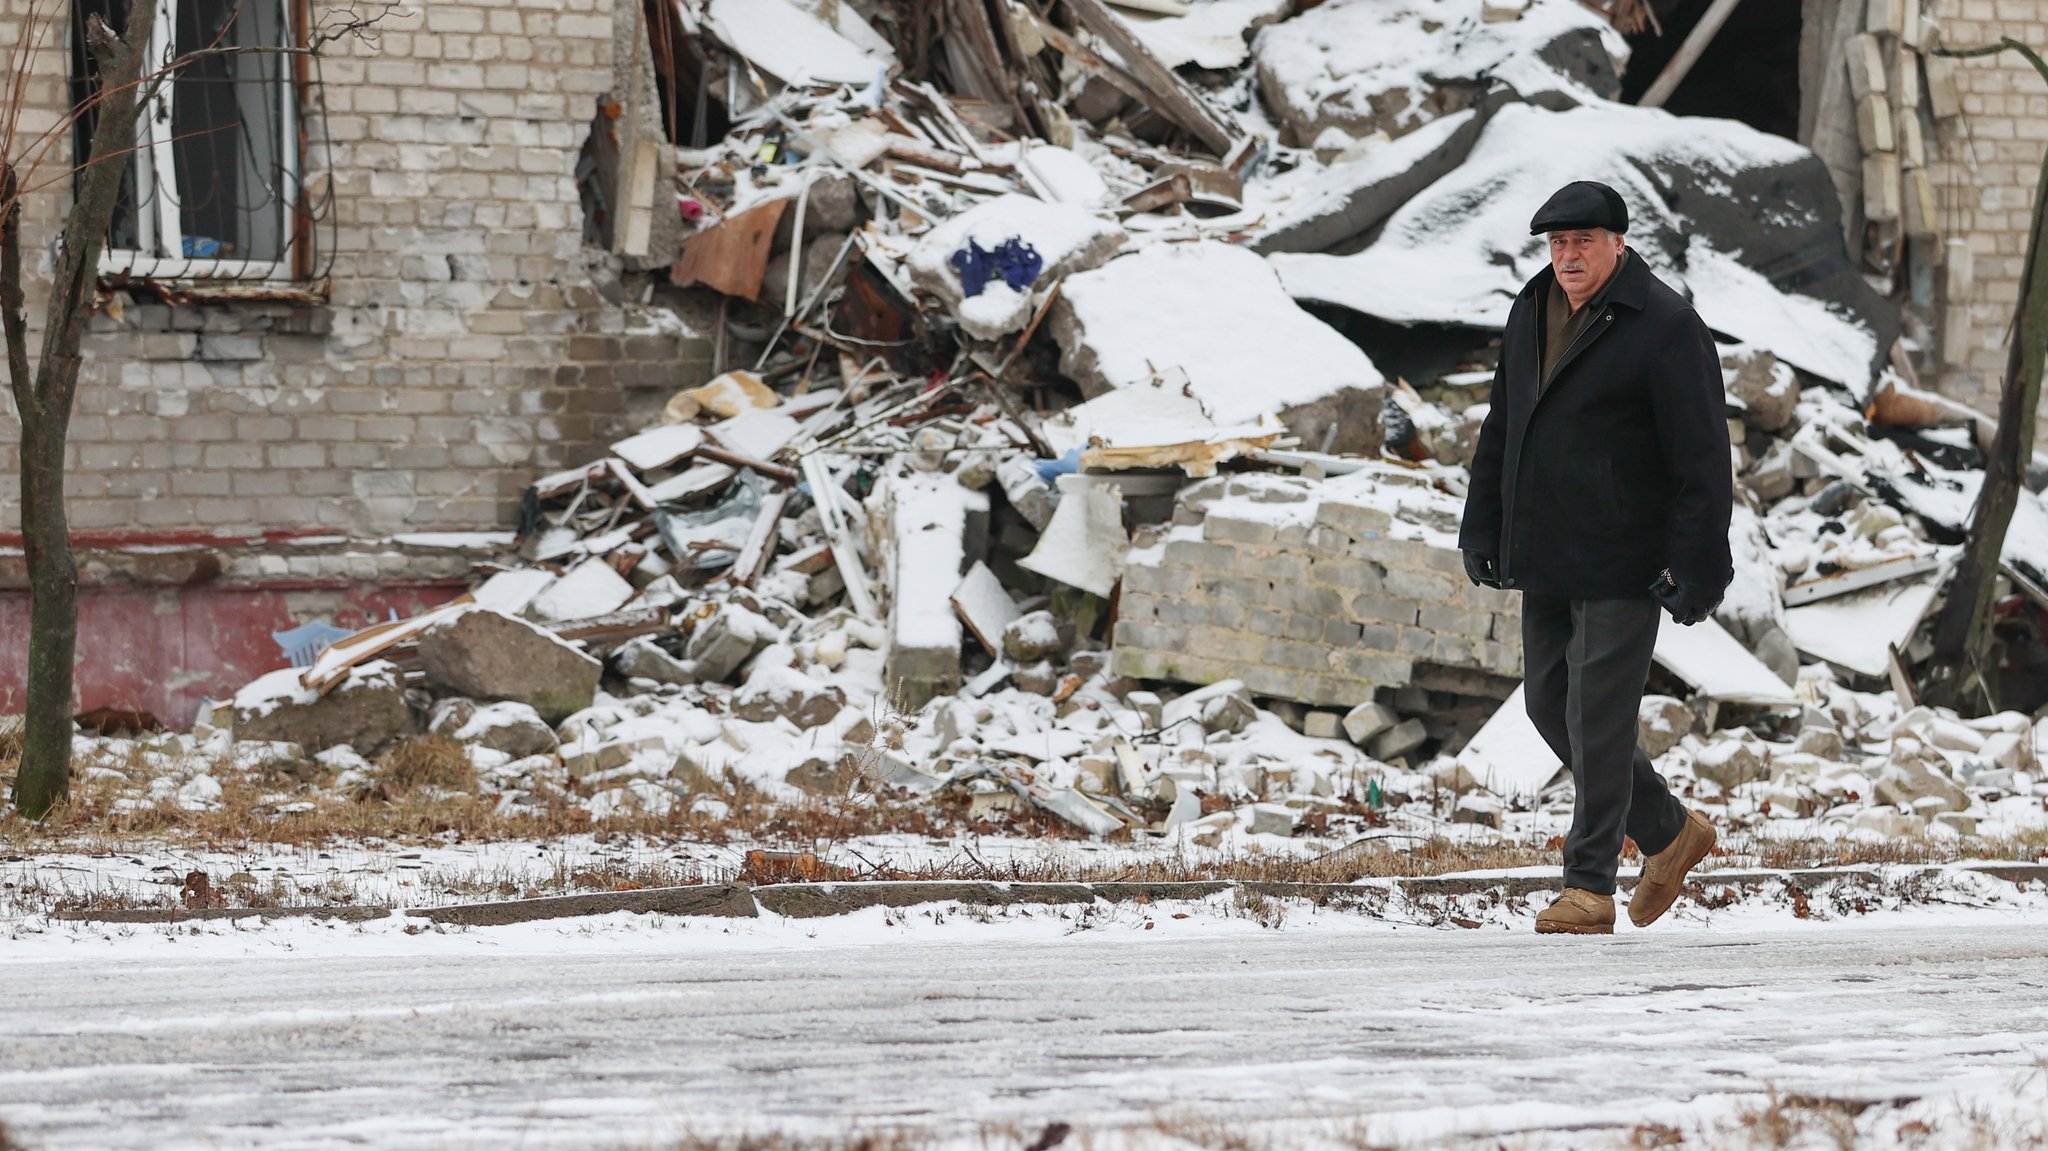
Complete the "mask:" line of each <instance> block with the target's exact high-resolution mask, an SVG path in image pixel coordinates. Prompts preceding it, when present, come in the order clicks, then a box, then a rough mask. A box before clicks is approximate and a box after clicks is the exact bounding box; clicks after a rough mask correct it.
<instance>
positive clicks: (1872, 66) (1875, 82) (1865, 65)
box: [1848, 32, 1886, 100]
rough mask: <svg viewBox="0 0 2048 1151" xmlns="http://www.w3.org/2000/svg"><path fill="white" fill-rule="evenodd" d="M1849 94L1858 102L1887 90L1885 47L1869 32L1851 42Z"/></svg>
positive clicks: (1852, 39)
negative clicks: (1872, 94)
mask: <svg viewBox="0 0 2048 1151" xmlns="http://www.w3.org/2000/svg"><path fill="white" fill-rule="evenodd" d="M1848 68H1849V94H1850V95H1851V96H1853V97H1855V98H1856V99H1857V100H1861V99H1863V98H1864V97H1866V96H1868V95H1870V94H1871V93H1873V92H1875V93H1877V94H1879V95H1883V94H1884V93H1885V90H1886V83H1885V68H1884V46H1883V45H1882V44H1881V43H1879V42H1878V39H1877V37H1875V36H1872V35H1871V34H1869V33H1868V32H1866V33H1863V34H1862V35H1859V36H1855V37H1853V38H1851V39H1850V41H1849V52H1848Z"/></svg>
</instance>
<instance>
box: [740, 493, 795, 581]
mask: <svg viewBox="0 0 2048 1151" xmlns="http://www.w3.org/2000/svg"><path fill="white" fill-rule="evenodd" d="M789 497H790V491H789V489H788V488H784V489H782V490H781V491H778V492H776V493H774V494H773V495H771V496H769V497H768V498H767V499H766V500H763V501H762V503H761V512H760V514H759V515H756V516H755V517H754V529H753V530H752V531H750V532H748V533H747V541H746V542H745V543H744V544H741V545H740V554H739V558H737V559H735V560H733V561H732V572H731V578H732V582H733V583H735V584H738V585H739V586H741V587H753V586H754V581H756V580H758V579H760V578H761V572H762V571H764V570H765V569H766V568H767V567H768V561H769V560H770V559H772V558H774V555H775V540H776V527H777V526H778V525H779V524H781V522H782V512H783V509H785V508H787V507H788V506H789Z"/></svg>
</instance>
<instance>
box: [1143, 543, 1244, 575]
mask: <svg viewBox="0 0 2048 1151" xmlns="http://www.w3.org/2000/svg"><path fill="white" fill-rule="evenodd" d="M1161 562H1162V564H1163V565H1164V566H1166V567H1171V568H1200V569H1203V570H1207V571H1229V570H1231V568H1232V567H1234V566H1235V565H1236V563H1237V549H1236V548H1233V547H1229V546H1228V545H1225V544H1212V543H1203V542H1201V541H1199V540H1168V541H1167V542H1166V549H1165V558H1164V559H1163V560H1162V561H1161Z"/></svg>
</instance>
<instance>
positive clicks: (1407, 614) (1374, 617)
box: [1349, 592, 1421, 626]
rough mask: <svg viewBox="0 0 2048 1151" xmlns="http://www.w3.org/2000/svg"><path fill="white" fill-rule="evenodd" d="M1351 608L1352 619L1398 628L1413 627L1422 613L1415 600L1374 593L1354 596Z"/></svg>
mask: <svg viewBox="0 0 2048 1151" xmlns="http://www.w3.org/2000/svg"><path fill="white" fill-rule="evenodd" d="M1349 606H1350V609H1351V618H1352V619H1355V620H1360V621H1363V622H1367V623H1386V624H1394V625H1397V626H1407V625H1412V624H1413V623H1414V622H1415V621H1416V619H1417V618H1418V616H1419V615H1420V613H1421V605H1420V604H1417V603H1416V602H1415V601H1414V600H1411V599H1403V598H1400V597H1398V596H1391V595H1378V594H1375V593H1372V592H1367V593H1365V594H1363V595H1355V596H1352V597H1351V603H1350V605H1349Z"/></svg>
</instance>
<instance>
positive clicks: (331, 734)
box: [227, 660, 412, 755]
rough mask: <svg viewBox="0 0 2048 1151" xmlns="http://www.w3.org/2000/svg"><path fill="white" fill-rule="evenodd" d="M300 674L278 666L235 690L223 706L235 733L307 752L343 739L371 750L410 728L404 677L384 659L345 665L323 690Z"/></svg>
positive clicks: (369, 752) (363, 751)
mask: <svg viewBox="0 0 2048 1151" xmlns="http://www.w3.org/2000/svg"><path fill="white" fill-rule="evenodd" d="M302 675H304V672H303V670H302V669H300V668H295V667H287V668H280V669H278V670H277V671H273V672H271V673H269V674H268V675H264V676H261V677H259V678H257V679H256V680H255V681H253V682H251V683H250V684H249V685H248V686H246V687H244V688H242V690H240V691H238V692H236V693H235V698H234V701H233V702H232V703H231V704H230V705H229V707H228V709H227V713H228V716H229V722H230V723H231V724H232V725H233V727H234V731H235V738H236V739H238V740H260V741H268V742H279V743H296V744H298V745H299V746H300V747H302V748H304V749H306V750H307V751H308V752H318V751H324V750H326V749H327V748H330V747H339V746H343V745H346V746H348V747H350V748H353V749H355V750H356V751H357V752H359V753H361V754H363V755H374V754H376V753H377V752H378V751H379V750H381V749H383V748H384V747H385V745H387V744H389V743H391V742H392V741H393V740H396V739H397V738H398V737H399V736H402V735H404V734H406V732H407V731H409V730H410V729H411V728H412V709H411V708H408V707H407V706H406V704H405V688H404V684H403V680H402V678H401V676H400V675H399V671H398V668H397V667H396V666H395V665H393V664H392V663H390V662H388V661H386V660H377V661H375V662H372V663H367V664H362V665H360V666H357V667H353V668H350V669H349V670H348V677H347V679H345V680H343V681H342V683H341V685H340V686H339V687H336V688H335V689H334V690H333V691H330V692H328V693H327V694H326V695H324V696H323V695H321V694H319V693H318V692H315V691H313V690H312V689H311V688H308V687H305V686H304V685H302V684H301V683H300V682H299V681H300V677H301V676H302Z"/></svg>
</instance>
